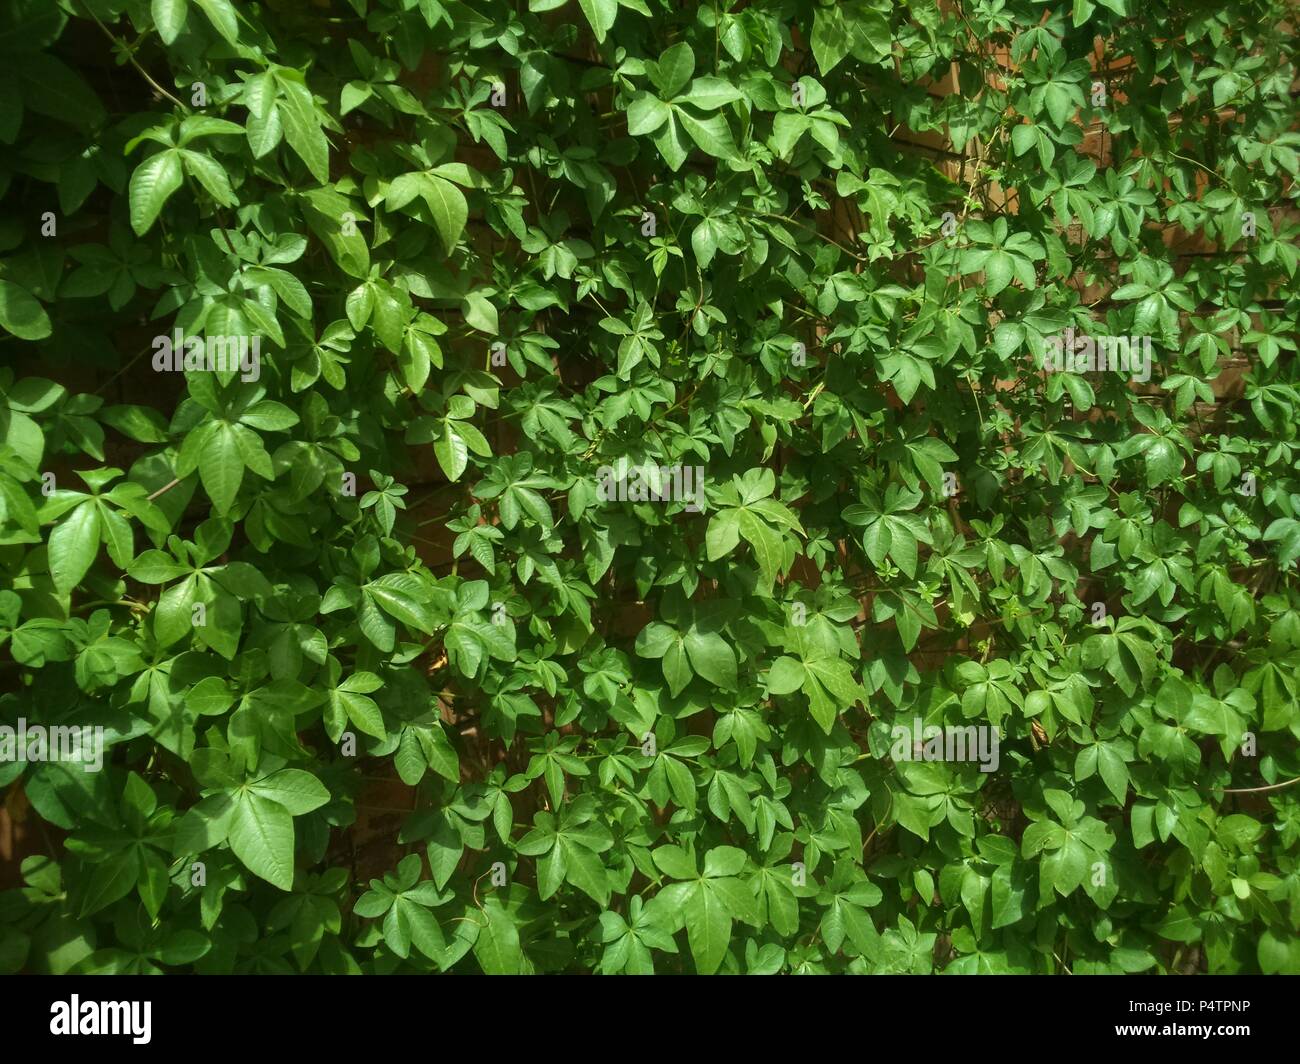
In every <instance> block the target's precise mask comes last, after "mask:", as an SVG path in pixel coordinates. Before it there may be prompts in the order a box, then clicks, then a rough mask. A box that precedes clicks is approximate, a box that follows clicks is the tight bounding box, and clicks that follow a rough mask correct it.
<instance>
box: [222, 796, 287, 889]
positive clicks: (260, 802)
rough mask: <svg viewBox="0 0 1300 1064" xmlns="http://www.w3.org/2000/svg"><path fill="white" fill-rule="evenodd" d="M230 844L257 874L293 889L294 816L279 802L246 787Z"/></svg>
mask: <svg viewBox="0 0 1300 1064" xmlns="http://www.w3.org/2000/svg"><path fill="white" fill-rule="evenodd" d="M229 839H230V848H231V849H232V850H233V851H234V852H235V856H236V857H238V858H239V860H240V861H241V862H242V863H243V865H244V867H245V868H247V869H248V870H249V871H250V872H252V873H253V874H254V875H257V876H260V877H261V878H262V879H265V880H266V881H267V882H268V883H271V884H272V885H274V886H277V887H279V888H280V889H281V890H289V889H290V888H291V887H292V886H293V845H294V843H293V817H292V816H291V815H290V814H289V811H288V810H287V809H286V808H285V807H284V806H282V805H280V804H279V803H278V802H275V801H272V800H270V799H269V798H266V797H263V796H262V795H260V794H258V793H256V792H253V791H246V792H244V793H242V794H240V795H239V796H238V797H237V798H236V800H235V807H234V812H233V814H232V816H231V819H230V835H229Z"/></svg>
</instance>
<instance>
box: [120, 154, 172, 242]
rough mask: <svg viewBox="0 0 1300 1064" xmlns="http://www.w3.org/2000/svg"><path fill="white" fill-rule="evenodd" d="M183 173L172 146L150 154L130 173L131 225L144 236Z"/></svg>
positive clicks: (137, 232) (139, 234)
mask: <svg viewBox="0 0 1300 1064" xmlns="http://www.w3.org/2000/svg"><path fill="white" fill-rule="evenodd" d="M184 180H185V175H184V172H183V170H182V167H181V158H180V152H178V151H176V150H175V149H171V148H169V149H167V150H165V151H160V152H158V153H157V154H156V155H151V156H149V158H148V159H146V160H145V161H144V162H142V163H141V164H140V165H139V166H137V167H136V168H135V172H134V173H133V174H132V175H131V190H130V197H131V228H132V229H134V230H135V232H136V235H137V236H144V234H145V233H147V232H148V231H149V230H150V229H151V228H152V227H153V223H154V222H155V221H157V219H158V215H159V213H160V212H161V211H162V209H163V205H164V204H165V203H166V202H167V200H168V199H170V198H171V195H172V193H173V192H175V191H176V190H177V189H178V188H180V187H181V184H182V183H183V182H184Z"/></svg>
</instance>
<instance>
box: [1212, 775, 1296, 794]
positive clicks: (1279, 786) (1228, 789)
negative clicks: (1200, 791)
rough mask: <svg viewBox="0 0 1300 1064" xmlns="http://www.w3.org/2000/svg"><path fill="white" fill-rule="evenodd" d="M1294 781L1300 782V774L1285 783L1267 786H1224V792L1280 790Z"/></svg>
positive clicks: (1259, 792)
mask: <svg viewBox="0 0 1300 1064" xmlns="http://www.w3.org/2000/svg"><path fill="white" fill-rule="evenodd" d="M1293 783H1300V776H1297V777H1296V778H1295V779H1293V780H1287V781H1286V782H1285V783H1270V784H1269V785H1268V786H1267V787H1224V788H1223V793H1224V794H1262V793H1263V792H1264V791H1280V790H1281V789H1282V788H1283V787H1290V786H1291V784H1293Z"/></svg>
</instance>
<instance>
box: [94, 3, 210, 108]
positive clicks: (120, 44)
mask: <svg viewBox="0 0 1300 1064" xmlns="http://www.w3.org/2000/svg"><path fill="white" fill-rule="evenodd" d="M83 6H85V5H83ZM86 13H87V14H88V15H90V17H91V18H93V19H94V20H95V25H97V26H98V27H99V28H100V29H101V30H103V31H104V35H105V36H106V37H107V38H108V39H109V40H110V41H112V42H113V43H114V44H116V45H117V46H118V47H119V48H121V49H122V51H123V53H124V54H125V55H126V58H127V61H128V62H130V64H131V65H132V66H133V67H135V69H136V70H137V71H138V72H139V74H140V76H141V77H142V78H144V80H145V81H147V82H148V83H149V84H150V85H151V86H152V87H153V90H154V92H156V93H158V94H159V95H160V96H163V97H165V98H166V99H168V100H171V102H172V103H174V104H175V105H176V106H177V107H179V108H180V109H181V110H182V111H188V110H189V108H188V107H186V106H185V104H184V103H182V102H181V101H180V100H178V99H177V98H176V97H175V96H173V95H172V94H171V93H170V92H168V91H167V90H166V89H164V88H163V87H162V86H161V85H159V84H158V82H156V81H155V80H154V79H153V75H152V74H150V73H149V71H147V70H145V68H144V67H142V66H141V65H140V62H139V60H137V59H136V57H135V54H134V52H132V51H131V49H129V48H128V47H127V44H126V42H125V41H124V40H122V39H121V38H120V37H118V36H117V34H115V33H114V32H113V31H112V30H110V29H109V28H108V27H107V26H105V25H104V24H103V23H102V22H100V20H99V16H98V15H96V14H95V13H94V12H93V11H91V10H90V8H89V6H86Z"/></svg>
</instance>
